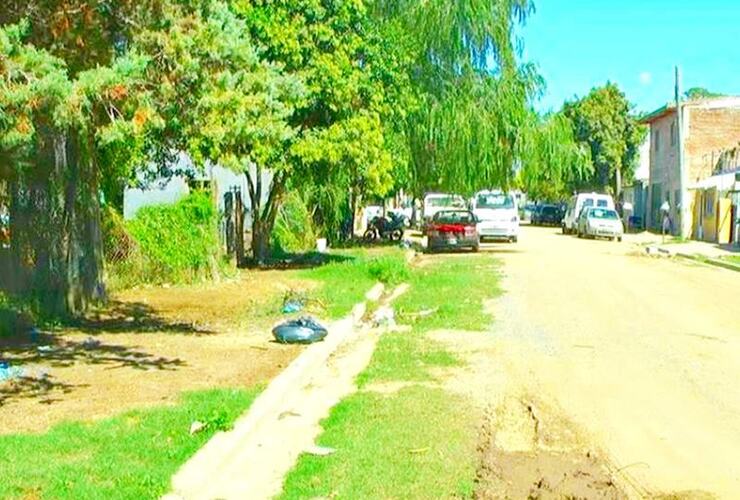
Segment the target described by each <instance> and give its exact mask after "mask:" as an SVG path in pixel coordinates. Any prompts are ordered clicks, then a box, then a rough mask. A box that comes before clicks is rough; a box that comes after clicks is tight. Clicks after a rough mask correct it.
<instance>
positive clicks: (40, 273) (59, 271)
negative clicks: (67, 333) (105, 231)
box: [11, 128, 105, 317]
mask: <svg viewBox="0 0 740 500" xmlns="http://www.w3.org/2000/svg"><path fill="white" fill-rule="evenodd" d="M91 144H92V143H91V142H88V141H84V142H81V141H79V140H78V138H77V137H76V136H72V135H70V134H69V133H66V132H59V131H56V130H52V129H49V128H40V129H39V139H38V142H37V144H36V151H37V154H36V156H35V158H34V161H33V164H32V165H31V167H30V168H29V169H27V170H26V171H25V172H23V173H22V174H21V175H19V177H18V179H17V180H16V183H15V185H14V188H13V191H14V193H13V201H12V204H11V210H12V214H11V218H12V221H13V228H12V230H13V231H14V233H15V234H14V235H13V249H12V253H13V260H14V263H15V264H16V265H18V266H19V269H18V271H17V276H19V277H18V278H17V279H16V281H17V285H18V288H17V289H16V290H15V291H16V293H20V294H23V295H26V296H28V295H30V296H31V297H32V298H33V300H34V302H35V303H36V304H37V305H38V307H39V308H40V309H41V311H42V312H44V313H45V314H48V315H52V316H60V317H70V316H78V315H80V314H81V313H83V312H85V311H86V310H87V308H88V307H89V306H90V305H91V304H92V303H95V302H98V301H101V300H104V298H105V288H104V285H103V244H102V231H101V223H100V217H101V214H100V201H99V196H98V191H99V189H98V171H97V165H96V164H95V163H94V161H93V156H92V154H91V152H92V151H93V150H92V149H91V148H92V145H91ZM26 276H28V278H27V279H26V278H25V277H26Z"/></svg>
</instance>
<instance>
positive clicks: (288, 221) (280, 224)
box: [271, 191, 316, 253]
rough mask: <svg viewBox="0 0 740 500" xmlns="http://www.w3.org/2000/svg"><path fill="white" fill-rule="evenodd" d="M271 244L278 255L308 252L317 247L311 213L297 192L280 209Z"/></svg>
mask: <svg viewBox="0 0 740 500" xmlns="http://www.w3.org/2000/svg"><path fill="white" fill-rule="evenodd" d="M271 243H272V247H273V248H274V249H275V250H276V251H277V252H278V253H300V252H307V251H309V250H312V249H313V248H314V246H315V245H316V230H315V228H314V225H313V220H312V218H311V212H310V211H309V209H308V206H307V205H306V202H305V200H304V199H303V197H302V196H301V194H300V193H298V192H297V191H292V192H291V193H290V194H289V195H288V196H287V197H286V199H285V201H284V203H283V205H282V206H281V207H280V211H279V212H278V216H277V218H276V219H275V227H274V228H273V231H272V241H271Z"/></svg>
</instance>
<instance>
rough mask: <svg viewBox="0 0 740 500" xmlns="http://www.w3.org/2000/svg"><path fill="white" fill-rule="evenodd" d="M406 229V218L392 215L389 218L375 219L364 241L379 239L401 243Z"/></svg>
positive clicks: (401, 215)
mask: <svg viewBox="0 0 740 500" xmlns="http://www.w3.org/2000/svg"><path fill="white" fill-rule="evenodd" d="M405 228H406V216H405V215H403V214H394V213H391V214H390V216H389V217H381V216H378V217H375V218H373V219H372V220H371V221H370V224H369V226H368V228H367V231H365V236H364V239H365V241H367V242H372V241H376V240H378V239H383V240H391V241H401V239H402V238H403V231H404V229H405Z"/></svg>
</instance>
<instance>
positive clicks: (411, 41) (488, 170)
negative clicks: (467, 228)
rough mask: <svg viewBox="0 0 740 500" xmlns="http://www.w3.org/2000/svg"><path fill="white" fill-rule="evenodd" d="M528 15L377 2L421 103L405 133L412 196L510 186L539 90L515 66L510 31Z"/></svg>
mask: <svg viewBox="0 0 740 500" xmlns="http://www.w3.org/2000/svg"><path fill="white" fill-rule="evenodd" d="M532 10H533V6H532V4H531V3H530V2H529V1H527V0H460V1H456V2H449V1H444V0H429V1H427V2H414V1H411V0H408V1H394V2H391V1H380V2H379V3H378V13H379V16H381V18H382V19H384V21H385V22H386V23H388V25H390V26H394V25H401V26H403V27H404V29H405V32H406V33H407V35H406V37H407V40H406V42H405V44H404V45H405V46H406V47H409V50H410V51H411V52H410V56H411V60H412V62H411V64H410V65H409V71H410V76H411V82H412V85H413V86H414V89H415V94H417V95H419V96H420V105H419V106H418V107H417V108H416V109H415V110H414V111H413V112H412V113H410V114H409V116H408V119H407V120H406V129H405V131H404V135H405V137H406V140H407V143H408V146H409V154H410V178H411V186H412V190H413V192H414V193H415V194H416V195H421V194H422V193H423V192H424V191H426V190H429V189H445V190H454V191H460V192H470V191H473V190H475V189H476V188H480V187H483V186H490V187H493V186H499V187H508V186H509V185H510V184H511V182H512V181H513V179H514V176H515V171H514V170H515V169H514V166H515V165H516V164H517V162H518V160H519V158H520V156H521V155H522V148H523V144H522V141H521V139H522V137H521V130H523V129H524V128H525V127H524V125H525V123H526V120H527V119H528V113H529V111H528V108H529V101H530V98H531V97H532V95H533V94H534V93H535V92H536V90H537V89H538V87H539V85H540V83H541V82H540V80H539V78H538V77H537V75H536V73H535V72H534V71H533V69H532V67H530V66H527V65H524V66H522V65H519V64H518V62H517V42H516V40H515V37H514V28H515V27H516V26H517V25H518V24H520V23H523V22H524V21H525V19H526V17H527V16H528V15H529V14H530V13H531V12H532Z"/></svg>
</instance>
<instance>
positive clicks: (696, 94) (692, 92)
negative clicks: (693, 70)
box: [684, 87, 724, 101]
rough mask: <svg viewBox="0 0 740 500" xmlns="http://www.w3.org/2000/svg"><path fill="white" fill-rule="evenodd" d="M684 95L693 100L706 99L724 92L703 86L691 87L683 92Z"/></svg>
mask: <svg viewBox="0 0 740 500" xmlns="http://www.w3.org/2000/svg"><path fill="white" fill-rule="evenodd" d="M684 96H685V97H686V99H688V100H690V101H694V100H697V99H707V98H709V97H723V96H724V94H718V93H717V92H712V91H710V90H707V89H705V88H704V87H691V88H690V89H689V90H687V91H686V92H684Z"/></svg>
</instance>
